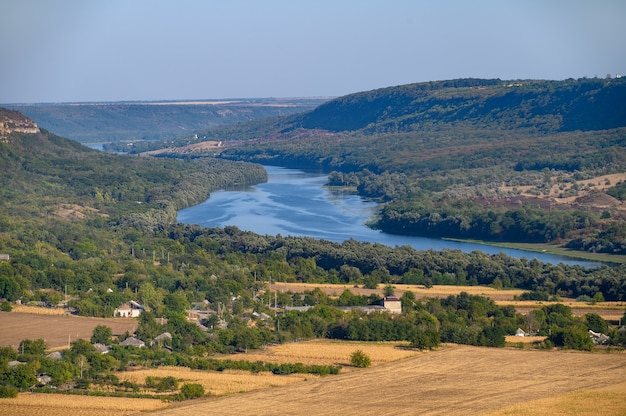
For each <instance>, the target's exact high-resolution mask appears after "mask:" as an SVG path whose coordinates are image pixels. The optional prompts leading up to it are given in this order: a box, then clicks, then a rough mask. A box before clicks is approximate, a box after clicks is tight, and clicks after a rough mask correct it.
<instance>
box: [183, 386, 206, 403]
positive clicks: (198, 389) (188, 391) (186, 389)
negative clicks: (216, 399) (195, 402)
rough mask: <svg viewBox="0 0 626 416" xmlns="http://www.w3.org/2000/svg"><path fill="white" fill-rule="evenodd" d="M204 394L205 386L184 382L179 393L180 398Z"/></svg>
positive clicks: (192, 397)
mask: <svg viewBox="0 0 626 416" xmlns="http://www.w3.org/2000/svg"><path fill="white" fill-rule="evenodd" d="M202 396H204V387H202V385H201V384H195V383H189V384H183V386H182V387H181V388H180V394H179V395H178V397H179V398H180V400H188V399H195V398H198V397H202Z"/></svg>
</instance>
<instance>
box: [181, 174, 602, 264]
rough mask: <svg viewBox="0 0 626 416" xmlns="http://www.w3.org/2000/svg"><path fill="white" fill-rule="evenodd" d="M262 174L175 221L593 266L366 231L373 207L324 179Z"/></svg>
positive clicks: (218, 193) (528, 253) (217, 194)
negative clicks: (252, 182) (264, 176)
mask: <svg viewBox="0 0 626 416" xmlns="http://www.w3.org/2000/svg"><path fill="white" fill-rule="evenodd" d="M264 168H265V169H266V170H267V172H268V181H267V182H266V183H263V184H259V185H255V186H250V187H245V188H243V189H236V190H222V191H216V192H213V193H211V196H210V197H209V199H207V200H206V201H204V202H203V203H201V204H199V205H196V206H193V207H189V208H186V209H183V210H181V211H179V212H178V218H177V220H178V221H179V222H182V223H186V224H198V225H201V226H203V227H225V226H228V225H232V226H236V227H237V228H239V229H241V230H245V231H252V232H255V233H257V234H261V235H277V234H280V235H283V236H287V235H291V236H305V237H313V238H318V239H325V240H330V241H337V242H342V241H345V240H348V239H350V238H352V239H355V240H357V241H365V242H372V243H374V242H376V243H381V244H385V245H388V246H391V247H394V246H402V245H409V246H412V247H414V248H416V249H418V250H428V249H434V250H437V251H439V250H443V249H459V250H461V251H464V252H472V251H474V250H480V251H483V252H485V253H489V254H497V253H500V252H504V253H506V254H507V255H509V256H511V257H515V258H522V257H525V258H527V259H532V258H536V259H538V260H540V261H542V262H544V263H554V264H557V263H565V264H578V265H582V266H588V267H596V266H598V265H599V263H595V262H589V261H584V260H576V259H571V258H567V257H563V256H557V255H552V254H547V253H540V252H532V251H524V250H517V249H509V248H501V247H494V246H489V245H484V244H476V243H470V242H458V241H449V240H442V239H437V238H426V237H410V236H402V235H394V234H387V233H383V232H381V231H377V230H373V229H371V228H369V227H368V226H367V225H366V222H367V221H368V220H369V219H370V218H371V216H372V215H373V214H374V213H375V210H376V204H375V203H373V202H368V201H366V200H364V199H363V198H361V197H359V196H357V195H354V194H350V193H345V192H341V191H334V190H330V189H328V188H326V187H324V186H323V185H324V184H325V183H326V182H327V181H328V177H327V175H325V174H321V173H317V174H313V173H306V172H303V171H301V170H295V169H286V168H280V167H275V166H264Z"/></svg>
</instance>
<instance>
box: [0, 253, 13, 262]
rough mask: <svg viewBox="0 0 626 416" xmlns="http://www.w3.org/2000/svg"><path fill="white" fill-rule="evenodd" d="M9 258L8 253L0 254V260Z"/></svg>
mask: <svg viewBox="0 0 626 416" xmlns="http://www.w3.org/2000/svg"><path fill="white" fill-rule="evenodd" d="M9 260H11V256H9V255H8V254H0V261H9Z"/></svg>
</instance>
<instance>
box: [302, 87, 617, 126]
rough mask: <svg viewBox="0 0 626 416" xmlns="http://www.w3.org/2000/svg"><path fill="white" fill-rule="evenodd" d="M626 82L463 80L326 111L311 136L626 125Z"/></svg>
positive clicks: (371, 96)
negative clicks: (464, 127) (456, 127)
mask: <svg viewBox="0 0 626 416" xmlns="http://www.w3.org/2000/svg"><path fill="white" fill-rule="evenodd" d="M625 99H626V80H622V79H610V80H600V79H589V80H566V81H500V80H497V79H496V80H480V79H460V80H453V81H440V82H428V83H419V84H410V85H402V86H397V87H390V88H383V89H378V90H374V91H368V92H362V93H358V94H352V95H348V96H345V97H341V98H337V99H335V100H332V101H329V102H328V103H325V104H322V105H321V106H319V107H318V108H316V109H315V110H313V111H311V112H309V113H307V114H306V115H304V116H302V118H301V126H302V127H304V128H307V129H324V130H330V131H347V130H350V131H353V130H366V131H368V132H392V131H412V130H423V129H426V128H434V127H437V126H441V125H446V124H454V123H464V124H469V125H474V126H476V127H482V128H487V127H489V128H499V129H519V128H528V129H533V130H536V131H539V132H542V133H554V132H564V131H574V130H606V129H612V128H616V127H624V126H626V106H624V105H623V103H624V102H625Z"/></svg>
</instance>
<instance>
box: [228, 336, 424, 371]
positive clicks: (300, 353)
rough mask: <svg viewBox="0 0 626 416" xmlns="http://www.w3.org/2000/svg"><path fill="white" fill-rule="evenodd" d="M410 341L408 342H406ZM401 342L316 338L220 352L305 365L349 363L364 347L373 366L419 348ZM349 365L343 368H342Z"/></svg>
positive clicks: (249, 359)
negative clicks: (239, 352) (240, 352)
mask: <svg viewBox="0 0 626 416" xmlns="http://www.w3.org/2000/svg"><path fill="white" fill-rule="evenodd" d="M407 344H408V343H407ZM399 345H400V344H399V343H398V342H357V341H354V342H348V341H331V340H322V339H320V340H313V341H304V342H290V343H286V344H280V345H274V346H271V347H268V348H265V349H262V350H254V351H250V352H248V353H247V354H235V355H226V356H219V357H217V358H224V359H229V360H242V361H244V360H245V361H264V362H269V363H276V364H282V363H296V362H298V363H302V364H305V365H343V366H347V365H350V354H352V353H353V352H354V351H356V350H361V351H363V352H364V353H365V354H367V355H368V356H369V357H370V359H371V362H372V365H373V366H376V365H380V364H385V363H389V362H392V361H397V360H401V359H403V358H408V357H413V356H415V355H418V354H421V353H420V352H418V351H416V350H413V349H409V348H403V347H401V346H399ZM345 370H346V369H343V370H341V371H342V372H343V371H345Z"/></svg>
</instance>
